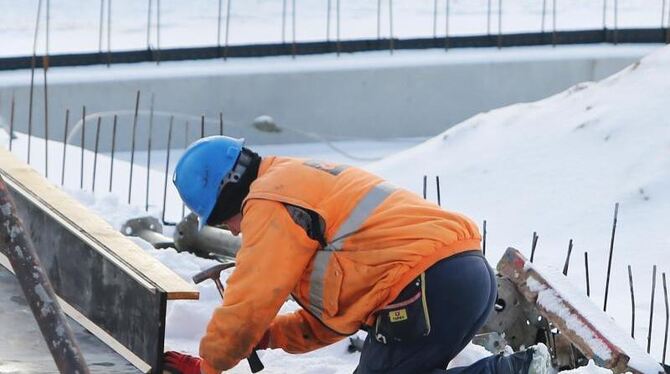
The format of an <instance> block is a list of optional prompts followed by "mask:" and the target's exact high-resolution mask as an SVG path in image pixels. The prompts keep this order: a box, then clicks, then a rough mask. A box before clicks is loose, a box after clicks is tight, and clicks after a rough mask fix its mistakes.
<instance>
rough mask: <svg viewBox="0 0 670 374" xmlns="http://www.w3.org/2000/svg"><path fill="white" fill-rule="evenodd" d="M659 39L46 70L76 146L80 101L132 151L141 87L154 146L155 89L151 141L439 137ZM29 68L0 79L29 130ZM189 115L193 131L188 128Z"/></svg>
mask: <svg viewBox="0 0 670 374" xmlns="http://www.w3.org/2000/svg"><path fill="white" fill-rule="evenodd" d="M656 47H657V46H655V45H649V46H582V47H580V46H572V47H557V48H551V47H533V48H509V49H503V50H497V49H476V50H474V49H473V50H467V49H464V50H450V51H449V52H447V53H445V52H444V51H440V50H437V51H435V50H428V51H405V52H396V53H395V54H394V55H393V56H390V55H389V54H388V52H385V53H376V52H375V53H361V54H355V55H349V56H344V55H343V56H341V57H340V58H337V57H335V56H313V57H300V58H298V59H295V60H292V59H291V58H284V57H282V58H260V59H247V60H244V59H239V60H229V61H227V62H223V61H219V60H217V61H206V62H186V63H163V64H161V65H159V66H157V65H154V64H134V65H119V66H113V67H111V68H106V67H80V68H60V69H52V70H50V71H49V76H48V77H49V86H48V93H49V97H48V104H49V137H50V138H55V139H58V140H61V139H62V138H63V124H64V118H65V109H66V108H70V109H71V114H70V136H71V138H70V143H73V144H79V143H80V140H79V139H80V135H79V134H80V133H79V128H75V129H72V125H73V122H75V121H76V120H79V119H80V118H81V110H82V109H81V108H82V105H86V109H87V113H89V114H90V113H96V112H119V113H124V114H123V115H122V116H121V117H119V122H118V130H117V131H118V132H117V147H119V148H118V149H128V148H129V147H130V144H131V142H130V139H131V133H132V132H131V129H132V120H133V116H132V112H133V108H134V106H135V93H136V91H137V90H141V93H142V96H141V99H140V109H141V111H142V112H141V113H140V116H139V121H138V128H137V140H136V146H137V147H138V148H140V149H141V148H146V146H147V145H146V144H147V134H148V132H149V130H148V128H149V117H150V116H149V115H148V111H149V108H150V102H151V99H150V98H151V96H152V95H153V96H154V108H155V112H156V113H155V115H154V120H153V126H152V134H153V136H152V138H153V144H152V146H153V147H164V146H165V143H166V135H167V128H168V123H169V115H170V114H175V115H176V116H177V117H176V119H175V125H174V126H175V127H174V135H173V140H172V141H173V145H174V144H177V145H183V144H184V143H186V142H190V141H192V140H193V139H195V138H196V137H198V136H199V135H200V115H202V114H204V115H205V116H206V117H207V123H206V128H205V134H212V133H218V131H219V119H218V118H219V112H222V113H223V115H224V127H225V130H224V132H225V133H226V134H229V135H233V136H244V137H246V138H247V139H248V141H249V142H250V143H279V142H302V141H310V140H312V139H310V137H309V136H306V135H304V134H303V133H304V132H310V133H317V134H319V135H320V136H324V137H326V138H329V139H337V138H340V137H373V138H379V137H381V138H383V137H413V136H431V135H435V134H438V133H440V132H442V131H444V130H445V129H446V128H448V127H450V126H452V125H454V124H457V123H459V122H461V121H462V120H464V119H466V118H468V117H470V116H472V115H474V114H477V113H479V112H482V111H488V110H491V109H494V108H497V107H501V106H505V105H508V104H512V103H517V102H527V101H534V100H538V99H541V98H544V97H547V96H549V95H552V94H555V93H558V92H560V91H562V90H564V89H566V88H567V87H569V86H571V85H573V84H575V83H578V82H582V81H592V80H598V79H601V78H603V77H606V76H608V75H610V74H612V73H614V72H616V71H618V70H620V69H622V68H623V67H625V66H626V65H628V64H630V63H632V62H634V61H636V60H638V59H639V58H640V57H642V56H643V55H645V54H646V53H648V52H650V51H651V50H653V49H654V48H656ZM35 82H36V86H35V94H34V102H33V107H34V109H33V124H32V133H33V134H35V135H37V136H43V134H44V116H43V113H44V102H43V97H44V91H43V79H42V72H41V71H38V72H36V75H35ZM29 84H30V72H29V71H15V72H8V73H2V74H0V95H1V96H0V106H1V107H0V116H2V117H3V121H4V122H5V123H7V122H8V121H9V101H10V97H11V96H12V95H14V96H15V98H16V99H15V100H16V113H15V130H17V131H21V132H27V129H28V102H29V92H30V90H29ZM263 114H267V115H270V116H272V117H274V119H275V120H276V122H277V124H278V125H279V126H280V127H282V128H284V131H282V132H281V133H279V134H267V133H261V132H259V131H257V130H255V129H253V128H252V127H251V126H250V123H251V122H252V120H253V119H254V118H255V117H257V116H259V115H263ZM186 122H189V128H188V132H187V129H186V127H185V124H186ZM95 125H96V120H95V118H90V117H89V119H87V124H86V144H87V147H88V148H91V147H92V146H93V144H94V141H95V140H94V133H95ZM111 131H112V119H111V116H106V117H103V120H102V126H101V141H100V142H101V148H102V149H108V148H109V144H110V142H111V140H110V139H111Z"/></svg>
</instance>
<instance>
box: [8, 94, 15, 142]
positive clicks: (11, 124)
mask: <svg viewBox="0 0 670 374" xmlns="http://www.w3.org/2000/svg"><path fill="white" fill-rule="evenodd" d="M15 109H16V99H15V97H14V94H12V103H11V105H10V109H9V151H10V152H11V151H12V143H14V110H15Z"/></svg>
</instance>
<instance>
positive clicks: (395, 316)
mask: <svg viewBox="0 0 670 374" xmlns="http://www.w3.org/2000/svg"><path fill="white" fill-rule="evenodd" d="M389 319H390V320H391V322H400V321H404V320H406V319H407V310H405V309H400V310H394V311H392V312H389Z"/></svg>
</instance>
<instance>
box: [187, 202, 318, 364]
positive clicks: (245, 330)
mask: <svg viewBox="0 0 670 374" xmlns="http://www.w3.org/2000/svg"><path fill="white" fill-rule="evenodd" d="M242 233H243V236H244V238H243V240H242V248H240V250H239V252H238V254H237V258H236V261H237V266H236V268H235V271H234V272H233V274H232V275H231V276H230V278H228V285H227V288H226V291H225V293H224V300H223V304H222V305H221V306H220V307H217V308H216V309H215V310H214V314H213V316H212V319H211V320H210V322H209V325H208V326H207V332H206V334H205V336H204V337H203V338H202V340H201V341H200V356H201V357H202V358H203V360H204V361H203V365H202V369H203V372H204V373H207V374H210V373H219V372H220V371H222V370H227V369H230V368H231V367H233V366H235V365H236V364H237V363H238V362H239V361H240V360H242V359H244V358H245V357H247V356H249V354H250V353H251V351H252V349H253V347H254V346H256V344H257V343H258V342H259V341H260V340H261V337H262V336H263V334H264V332H265V331H266V330H267V329H268V327H269V326H270V323H271V322H272V320H273V318H274V317H275V316H276V314H277V312H278V311H279V308H280V307H281V305H282V304H283V303H284V301H285V300H286V298H287V297H288V295H289V294H290V292H291V290H292V289H293V287H294V286H295V285H296V284H297V283H298V280H299V279H300V276H301V275H302V273H303V272H304V270H305V268H306V267H307V265H308V263H309V261H310V260H311V258H312V256H313V255H314V253H315V251H316V249H317V247H318V243H317V242H316V241H314V240H312V239H309V238H308V237H307V234H306V233H305V231H304V230H303V229H302V228H301V227H300V226H298V225H297V224H295V223H294V222H293V220H292V219H291V217H290V216H289V214H288V211H287V210H286V208H285V207H284V205H283V204H281V203H278V202H275V201H270V200H260V199H251V200H249V201H247V202H246V204H245V206H244V216H243V219H242Z"/></svg>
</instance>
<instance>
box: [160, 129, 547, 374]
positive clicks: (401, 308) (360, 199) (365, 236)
mask: <svg viewBox="0 0 670 374" xmlns="http://www.w3.org/2000/svg"><path fill="white" fill-rule="evenodd" d="M243 143H244V141H243V140H241V139H234V138H229V137H225V136H212V137H207V138H204V139H201V140H199V141H197V142H195V143H194V144H192V145H191V146H190V147H189V148H188V149H187V150H186V151H185V153H184V154H183V156H182V157H181V159H180V160H179V162H178V164H177V166H176V169H175V173H174V178H173V182H174V184H175V186H176V187H177V190H178V191H179V194H180V196H181V198H182V200H183V201H184V203H185V204H186V205H187V206H188V207H189V209H191V211H193V212H195V213H196V214H197V215H198V217H199V223H200V226H201V227H202V226H204V225H205V224H207V225H211V226H219V227H223V228H226V229H228V230H230V231H231V232H232V233H233V235H238V234H240V233H242V234H243V239H242V247H241V248H240V250H239V252H238V253H237V257H236V262H237V266H236V268H235V271H234V272H233V273H232V275H231V276H230V277H229V278H228V286H227V288H226V291H225V294H224V300H223V304H222V305H221V306H219V307H217V308H216V309H215V310H214V313H213V316H212V318H211V320H210V322H209V325H208V326H207V331H206V333H205V335H204V337H203V338H202V340H201V342H200V357H192V356H189V355H185V354H181V353H177V352H167V353H166V354H165V367H166V369H168V370H172V371H173V372H175V373H186V374H198V373H201V372H202V373H205V374H213V373H219V372H221V371H224V370H227V369H230V368H232V367H233V366H235V365H236V364H237V363H238V362H239V361H240V360H242V359H244V358H245V357H248V356H249V355H250V353H251V352H252V351H253V350H254V349H268V348H271V349H283V350H284V351H286V352H289V353H304V352H308V351H312V350H315V349H318V348H321V347H324V346H326V345H329V344H332V343H335V342H337V341H339V340H341V339H344V338H346V337H348V336H350V335H352V334H354V333H356V332H357V331H358V330H359V329H363V330H365V331H367V332H368V335H367V338H366V340H365V344H364V347H363V350H362V353H361V357H360V362H359V365H358V368H357V369H356V373H358V374H365V373H428V372H434V371H435V372H444V370H445V368H446V367H447V364H449V362H450V361H451V360H452V359H453V358H454V357H455V356H456V355H457V354H458V353H459V352H460V351H461V350H462V349H463V348H464V347H465V346H466V344H468V342H470V340H471V339H472V337H473V336H474V335H475V333H476V332H477V331H478V330H479V329H480V328H481V327H482V325H483V324H484V322H485V321H486V320H487V317H488V315H489V313H490V312H491V310H492V309H493V306H494V303H495V300H496V293H497V291H496V280H495V277H494V273H493V272H492V270H491V268H490V267H489V265H488V264H487V262H486V260H485V259H484V257H483V256H482V253H481V251H480V240H481V237H480V234H479V231H478V229H477V226H476V225H475V223H474V222H472V221H471V220H470V219H468V218H467V217H465V216H463V215H460V214H458V213H454V212H450V211H447V210H443V209H441V208H440V207H438V206H437V205H435V204H433V203H431V202H428V201H426V200H423V199H421V198H420V197H418V196H416V195H415V194H413V193H411V192H409V191H406V190H404V189H402V188H398V187H395V186H393V185H391V184H390V183H387V182H385V181H383V180H382V179H381V178H379V177H377V176H375V175H372V174H370V173H368V172H366V171H363V170H361V169H358V168H355V167H350V166H345V165H339V164H329V163H323V162H318V161H312V160H302V159H295V158H288V157H263V158H261V157H259V156H258V155H257V154H256V153H254V152H252V151H251V150H249V149H248V148H246V147H244V146H243ZM289 296H292V297H293V300H295V301H296V302H297V303H298V304H300V305H301V306H302V309H300V310H298V311H296V312H294V313H291V314H286V315H277V313H278V311H279V309H280V307H281V306H282V304H284V302H285V301H286V300H287V298H288V297H289ZM547 362H548V360H547V353H546V347H538V348H535V349H529V350H526V351H524V352H520V353H516V354H514V355H510V356H502V355H497V356H491V357H488V358H484V359H482V360H480V361H478V362H477V363H475V364H474V365H472V366H470V367H467V368H456V369H450V370H449V372H454V373H457V372H468V373H528V372H529V368H530V367H531V366H533V367H536V369H537V368H538V367H548V366H547V365H548V364H547ZM536 372H543V371H536Z"/></svg>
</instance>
